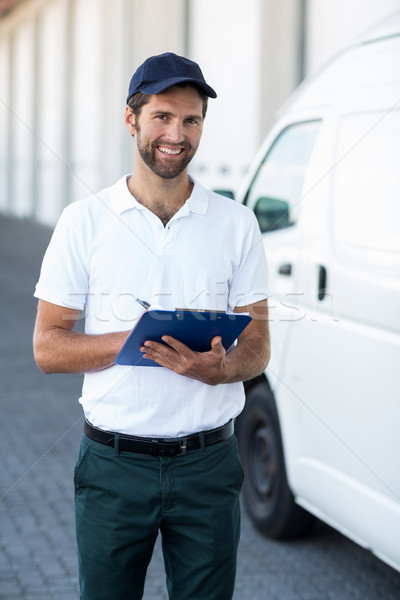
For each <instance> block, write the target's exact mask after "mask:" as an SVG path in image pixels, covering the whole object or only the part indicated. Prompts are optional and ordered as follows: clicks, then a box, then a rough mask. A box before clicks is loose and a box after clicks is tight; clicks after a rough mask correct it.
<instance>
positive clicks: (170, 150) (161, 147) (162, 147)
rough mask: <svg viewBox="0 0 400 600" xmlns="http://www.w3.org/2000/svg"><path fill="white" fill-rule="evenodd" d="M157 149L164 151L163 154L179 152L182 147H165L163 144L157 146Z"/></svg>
mask: <svg viewBox="0 0 400 600" xmlns="http://www.w3.org/2000/svg"><path fill="white" fill-rule="evenodd" d="M158 149H159V150H160V151H161V152H165V154H180V153H181V152H182V148H175V149H173V148H166V147H165V146H159V147H158Z"/></svg>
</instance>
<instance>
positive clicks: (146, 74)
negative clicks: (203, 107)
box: [126, 52, 217, 103]
mask: <svg viewBox="0 0 400 600" xmlns="http://www.w3.org/2000/svg"><path fill="white" fill-rule="evenodd" d="M184 81H187V82H190V83H194V84H196V85H197V86H199V87H200V88H201V89H202V90H203V91H204V92H205V93H206V95H207V96H209V97H210V98H216V97H217V94H216V93H215V91H214V90H213V89H212V87H210V86H209V85H208V84H207V83H206V81H205V79H204V77H203V73H202V72H201V69H200V67H199V65H198V64H197V63H195V62H193V61H192V60H189V59H188V58H184V57H183V56H178V55H177V54H173V52H166V53H165V54H159V55H158V56H150V58H148V59H147V60H145V61H144V63H143V64H142V65H140V67H138V68H137V70H136V72H135V73H134V74H133V76H132V79H131V82H130V85H129V93H128V97H127V99H126V102H127V103H128V102H129V99H130V98H131V97H132V96H133V94H136V93H137V92H143V93H144V94H159V93H160V92H162V91H164V90H166V89H167V88H169V87H171V85H175V84H177V83H183V82H184Z"/></svg>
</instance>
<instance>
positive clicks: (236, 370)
mask: <svg viewBox="0 0 400 600" xmlns="http://www.w3.org/2000/svg"><path fill="white" fill-rule="evenodd" d="M269 359H270V347H269V343H268V341H267V340H266V339H254V338H253V339H251V340H250V339H249V340H246V341H243V342H242V343H241V344H238V345H237V346H235V347H234V348H233V349H232V350H231V351H230V352H228V353H227V354H226V356H225V365H224V371H225V372H226V374H227V377H226V379H225V380H224V381H223V382H222V383H235V382H237V381H247V380H248V379H252V378H253V377H257V375H261V373H262V372H263V371H264V370H265V369H266V367H267V365H268V362H269Z"/></svg>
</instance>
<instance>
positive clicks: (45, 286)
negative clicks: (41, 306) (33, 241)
mask: <svg viewBox="0 0 400 600" xmlns="http://www.w3.org/2000/svg"><path fill="white" fill-rule="evenodd" d="M71 206H72V205H71ZM71 206H70V207H68V208H66V209H65V210H64V211H63V213H62V215H61V217H60V220H59V221H58V223H57V225H56V228H55V230H54V233H53V235H52V238H51V240H50V244H49V246H48V248H47V250H46V253H45V255H44V258H43V263H42V268H41V271H40V277H39V281H38V283H37V284H36V289H35V293H34V296H35V297H36V298H40V299H42V300H45V301H47V302H51V303H52V304H57V305H59V306H65V307H67V308H72V309H77V310H83V308H84V306H85V304H86V299H87V294H88V269H87V248H86V247H85V246H86V237H87V236H85V235H83V234H82V232H80V231H79V229H80V228H79V225H78V223H77V222H75V221H74V219H73V218H72V214H71V212H72V211H71V210H70V209H71Z"/></svg>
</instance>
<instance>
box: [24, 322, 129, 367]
mask: <svg viewBox="0 0 400 600" xmlns="http://www.w3.org/2000/svg"><path fill="white" fill-rule="evenodd" d="M128 335H129V331H123V332H116V333H105V334H102V335H87V334H85V333H80V332H76V331H67V330H65V329H63V328H60V327H54V328H52V329H49V330H47V331H46V332H43V333H42V334H41V335H37V336H35V337H34V355H35V360H36V363H37V365H38V367H39V368H40V369H41V370H42V371H43V372H44V373H88V372H90V371H100V370H101V369H105V368H107V367H110V366H111V365H112V364H113V363H114V360H115V358H116V356H117V354H118V352H119V351H120V349H121V347H122V345H123V343H124V342H125V340H126V338H127V337H128Z"/></svg>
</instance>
